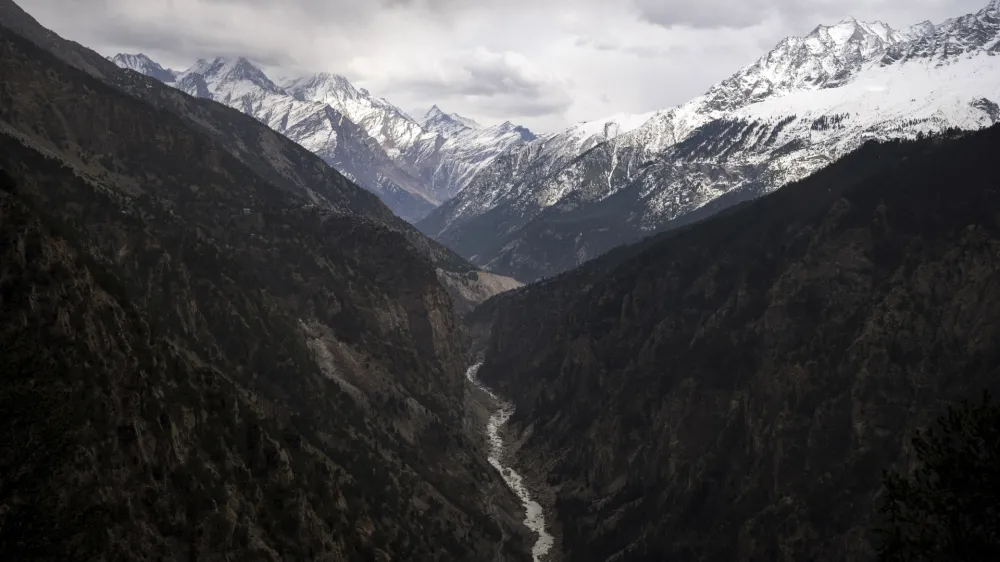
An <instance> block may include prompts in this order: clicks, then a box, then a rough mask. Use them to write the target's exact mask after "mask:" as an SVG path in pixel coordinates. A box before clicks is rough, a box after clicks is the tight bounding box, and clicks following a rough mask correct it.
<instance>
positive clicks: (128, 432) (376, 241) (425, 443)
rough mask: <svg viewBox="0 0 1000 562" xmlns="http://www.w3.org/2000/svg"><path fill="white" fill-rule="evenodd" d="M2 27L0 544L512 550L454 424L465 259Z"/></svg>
mask: <svg viewBox="0 0 1000 562" xmlns="http://www.w3.org/2000/svg"><path fill="white" fill-rule="evenodd" d="M10 6H11V5H10V4H9V3H6V2H4V3H0V8H2V9H3V10H0V15H2V16H3V17H2V18H0V24H4V25H6V24H7V23H9V22H10V21H12V20H11V17H10V13H11V12H10V11H9V10H10ZM15 8H16V7H15ZM17 21H21V20H15V22H17ZM22 23H23V22H22ZM29 23H30V22H29ZM4 25H0V76H3V84H2V86H0V180H2V184H0V365H2V368H0V420H2V421H0V559H2V560H224V559H225V560H230V559H239V560H422V559H427V560H455V559H487V558H489V557H490V556H492V555H493V554H494V553H495V552H496V550H497V544H498V542H499V541H500V539H501V538H502V537H506V539H507V541H506V542H505V543H504V544H505V548H506V549H507V551H506V552H504V554H505V556H506V558H507V559H524V558H525V552H526V551H527V549H526V548H525V546H524V544H523V541H521V540H520V537H523V536H524V534H525V533H526V530H525V529H524V528H523V527H522V526H520V525H518V523H517V520H516V519H515V517H514V516H515V515H516V513H517V511H516V507H517V506H516V503H515V502H516V498H515V497H514V496H513V494H511V493H509V492H507V491H506V488H504V487H503V485H502V482H501V480H500V479H499V477H498V475H497V474H496V473H495V471H494V470H493V469H492V467H490V465H489V464H488V463H487V462H486V460H485V459H484V458H483V455H482V454H481V451H480V450H479V446H480V444H479V443H478V436H477V435H475V433H474V428H463V426H464V423H463V422H464V420H463V419H462V416H463V412H464V401H465V392H466V391H465V386H464V385H465V381H464V378H463V371H464V368H465V350H464V347H463V343H462V340H461V337H460V333H459V330H458V326H457V324H456V320H455V315H454V308H453V305H452V302H451V299H450V298H449V295H448V292H447V291H446V290H445V288H444V287H442V285H441V284H440V282H439V280H438V271H437V270H438V269H441V268H443V269H451V270H454V271H456V272H464V271H467V269H468V266H467V264H465V263H464V262H463V261H462V260H461V259H459V258H456V257H454V255H453V254H450V253H448V252H447V251H444V250H443V249H442V248H441V247H440V246H438V245H436V244H434V243H431V242H428V241H427V240H426V239H424V238H423V237H422V236H421V235H420V234H419V233H417V232H416V231H415V230H413V229H412V228H411V227H409V226H408V225H405V224H403V223H402V221H400V220H399V219H397V218H395V217H394V216H392V215H391V213H389V212H388V210H387V209H386V208H385V206H384V205H382V204H381V203H380V202H379V201H378V200H377V199H376V198H375V197H374V196H373V195H371V194H369V193H366V192H364V191H362V190H361V189H360V188H358V187H357V186H354V185H352V184H350V183H349V182H347V181H346V180H345V179H344V178H343V177H342V176H340V175H339V174H337V173H336V172H335V171H333V170H331V169H330V168H328V167H326V166H325V165H324V164H323V163H322V162H321V161H319V160H318V159H316V158H315V157H312V156H311V155H309V154H308V152H305V151H304V149H301V148H300V147H296V146H295V145H292V144H290V143H287V142H286V141H284V140H282V139H281V138H280V137H278V136H277V135H276V134H274V133H273V132H271V131H269V130H267V129H266V128H263V127H261V126H260V125H259V124H256V123H255V122H253V121H252V119H250V118H248V117H245V116H242V115H241V114H239V113H238V112H235V111H231V110H224V111H222V110H219V109H218V107H215V106H214V105H209V103H208V102H196V101H193V98H187V97H186V96H184V95H183V94H180V93H163V92H159V91H153V90H150V91H151V92H152V94H150V96H152V97H157V96H160V102H162V103H154V101H156V100H151V99H147V98H146V97H143V96H142V95H136V94H135V92H134V91H131V90H129V89H128V88H124V87H123V86H122V85H120V84H117V85H116V84H114V83H113V82H114V80H111V79H109V78H108V77H107V76H95V73H94V72H89V71H88V72H85V71H84V70H88V69H90V70H92V69H93V66H94V65H98V66H99V65H100V64H102V63H100V60H99V59H94V58H93V57H87V56H85V55H86V51H85V50H82V48H79V46H73V45H72V44H66V43H64V42H63V43H60V41H61V40H59V39H58V38H57V37H54V36H52V35H51V34H50V35H44V34H42V35H39V36H35V37H32V39H33V40H32V41H29V40H27V39H25V38H24V37H22V36H21V35H20V34H18V33H14V32H12V31H11V30H10V29H8V28H6V27H4ZM29 35H30V34H29ZM38 37H42V38H43V39H45V41H41V44H42V46H40V45H39V41H37V40H38ZM52 45H55V46H56V47H58V49H55V50H56V51H57V52H56V54H55V55H54V54H53V53H52V52H50V50H49V48H50V47H52ZM43 46H45V47H46V48H43ZM60 49H68V51H66V50H62V51H60ZM74 49H81V50H74ZM67 52H70V53H75V54H76V55H78V56H66V53H67ZM56 55H58V56H56ZM80 61H84V62H86V64H83V63H82V62H80ZM67 62H69V63H74V64H67ZM77 62H80V65H76V64H75V63H77ZM81 66H82V67H84V68H83V70H81ZM96 74H99V73H96ZM129 75H134V73H129ZM109 76H111V77H112V78H113V77H114V76H119V75H117V74H114V75H109ZM105 80H108V81H105ZM164 96H170V97H169V99H168V98H167V97H164ZM168 101H169V103H168ZM219 107H221V106H219ZM179 108H186V110H190V113H186V114H182V112H181V110H180V109H179ZM220 116H221V117H220ZM196 121H197V122H198V124H195V122H196ZM487 490H492V491H493V492H492V496H490V497H487V496H486V495H485V491H487ZM491 513H492V514H494V515H500V517H499V518H498V521H499V522H500V523H499V524H498V523H497V522H496V521H495V520H494V519H493V518H491V516H490V514H491Z"/></svg>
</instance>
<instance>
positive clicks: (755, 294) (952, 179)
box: [469, 127, 1000, 561]
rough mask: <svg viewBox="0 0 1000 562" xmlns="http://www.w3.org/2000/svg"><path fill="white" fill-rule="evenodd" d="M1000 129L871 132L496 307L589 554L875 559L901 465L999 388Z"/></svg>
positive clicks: (574, 548) (497, 322) (510, 393)
mask: <svg viewBox="0 0 1000 562" xmlns="http://www.w3.org/2000/svg"><path fill="white" fill-rule="evenodd" d="M998 148H1000V128H997V127H993V128H991V129H989V130H986V131H983V132H980V133H974V134H970V135H969V136H967V137H963V138H959V139H957V140H954V139H953V140H945V139H940V138H936V139H933V140H924V141H918V142H911V143H899V142H894V143H887V144H868V145H865V146H864V147H863V148H861V149H860V150H859V151H857V152H855V153H853V154H852V155H850V156H848V157H846V158H845V159H843V160H842V161H840V162H838V163H836V164H834V165H832V166H830V167H829V168H827V169H825V170H824V171H822V172H819V173H817V174H815V175H814V176H811V177H810V178H808V179H806V180H803V181H801V182H798V183H796V184H792V185H791V186H789V187H786V188H784V189H782V190H781V191H778V192H776V193H774V194H772V195H770V196H767V197H765V198H762V199H760V200H757V201H754V202H751V203H744V204H742V205H739V206H737V207H735V208H732V209H730V210H728V211H726V212H724V213H722V214H721V215H720V216H717V217H715V218H713V219H710V220H707V221H703V222H700V223H697V224H695V225H692V226H689V227H686V228H683V229H681V230H679V231H676V232H672V233H667V234H664V235H661V236H659V237H658V238H655V239H650V240H648V241H646V242H644V243H643V244H641V245H640V246H638V247H633V248H623V249H621V250H618V251H616V252H613V253H612V254H610V255H609V256H607V257H604V258H601V259H598V260H595V261H594V262H592V263H590V264H587V265H585V266H584V267H583V268H580V269H578V270H575V271H572V272H569V273H566V274H564V275H561V276H559V277H557V278H555V279H553V280H550V281H546V282H543V283H541V284H539V285H534V286H528V287H526V288H524V289H520V290H518V291H514V292H512V293H509V294H507V295H503V296H501V297H498V298H495V299H492V300H491V301H489V302H487V303H486V304H485V305H483V306H482V307H480V308H479V309H477V311H475V312H474V313H473V314H472V315H471V316H470V317H469V323H470V325H471V326H472V327H473V328H474V329H475V330H477V331H479V332H480V333H482V332H483V331H485V330H488V329H490V328H492V332H491V335H490V339H489V343H488V345H487V346H486V362H485V364H484V365H483V367H482V370H481V377H482V378H483V380H484V381H485V382H486V383H487V384H489V385H491V386H493V387H494V388H496V389H498V391H499V392H500V393H501V394H502V395H504V396H506V397H507V398H509V399H511V400H513V402H514V404H515V405H516V408H517V411H516V413H515V414H514V417H513V419H512V422H511V423H512V424H513V425H514V427H516V428H518V429H519V430H520V432H521V436H522V438H523V446H522V448H521V450H520V451H519V452H518V458H521V459H526V460H525V461H524V464H523V467H521V468H523V469H524V470H525V471H526V472H528V473H529V474H532V475H533V476H534V477H535V481H536V483H539V484H542V483H544V484H546V485H547V487H549V488H550V489H551V491H552V493H553V500H552V502H551V506H552V507H554V508H555V515H556V517H557V518H558V520H559V521H560V522H562V526H561V529H560V532H561V539H562V547H563V550H564V552H565V554H566V555H567V557H568V558H569V559H572V560H629V561H632V560H664V559H668V560H789V561H791V560H807V559H808V560H831V561H832V560H869V559H871V558H872V549H871V544H870V542H869V537H868V535H867V532H866V529H867V528H868V525H869V521H870V517H871V515H872V514H873V512H874V504H875V501H876V497H877V495H878V493H879V478H880V476H881V470H882V469H885V468H889V467H892V466H902V467H905V466H906V465H907V463H909V462H910V460H911V459H912V456H911V454H910V451H908V443H909V439H910V437H912V435H913V432H914V431H915V429H916V428H917V427H920V426H921V425H922V424H924V423H926V422H927V421H929V420H930V419H933V417H934V416H935V415H937V414H939V413H941V412H942V411H943V406H944V404H946V403H948V402H949V401H951V400H953V399H956V398H958V397H962V396H968V395H970V394H972V395H974V394H976V393H978V392H981V391H982V389H984V388H993V389H994V390H995V389H996V388H997V387H998V386H1000V383H998V381H1000V379H998V375H1000V349H998V348H997V346H996V342H997V341H1000V215H998V214H997V208H1000V169H998V168H997V167H996V166H993V165H992V164H990V162H992V160H993V159H994V155H995V154H996V152H997V149H998ZM521 468H519V470H520V469H521Z"/></svg>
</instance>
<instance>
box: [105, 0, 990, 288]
mask: <svg viewBox="0 0 1000 562" xmlns="http://www.w3.org/2000/svg"><path fill="white" fill-rule="evenodd" d="M998 6H1000V4H998V1H997V0H994V1H993V2H991V3H990V4H989V5H988V6H986V7H985V8H983V9H982V10H979V11H978V12H976V13H973V14H968V15H965V16H961V17H956V18H952V19H949V20H947V21H945V22H942V23H940V24H933V23H931V22H922V23H919V24H916V25H912V26H910V27H907V28H904V29H894V28H892V27H890V26H889V25H887V24H885V23H882V22H863V21H858V20H856V19H854V18H847V19H845V20H843V21H841V22H839V23H837V24H835V25H830V26H827V25H820V26H818V27H816V28H815V29H814V30H813V31H812V32H811V33H809V34H808V35H805V36H803V37H789V38H786V39H784V40H782V41H780V42H779V43H778V44H777V45H776V46H775V48H774V49H772V50H771V51H770V52H768V53H767V54H765V55H764V56H763V57H761V58H760V59H758V60H757V61H756V62H754V63H752V64H749V65H747V66H745V67H744V68H742V69H740V70H739V71H738V72H736V73H735V74H734V75H732V76H730V77H729V78H727V79H725V80H723V81H722V82H720V83H718V84H716V85H715V86H713V87H712V88H710V89H709V90H708V91H707V92H706V93H705V94H703V95H701V96H698V97H696V98H694V99H693V100H691V101H689V102H687V103H685V104H683V105H681V106H678V107H671V108H667V109H663V110H660V111H654V112H651V113H644V114H621V115H614V116H610V117H607V118H604V119H598V120H595V121H590V122H585V123H579V124H576V125H574V126H572V127H570V128H568V129H566V130H564V131H560V132H557V133H548V134H542V135H535V134H533V133H532V132H531V131H528V130H527V129H525V128H523V127H518V126H516V125H514V124H512V123H509V122H507V123H503V124H501V125H496V126H493V127H483V126H481V125H479V124H478V123H476V122H475V121H474V120H471V119H468V118H465V117H462V116H460V115H457V114H454V113H451V114H449V113H446V112H444V111H442V110H441V109H440V108H438V107H436V106H435V107H432V108H431V109H430V111H428V112H427V114H426V115H424V116H423V118H422V119H414V118H412V117H410V116H409V115H407V114H406V112H404V111H402V110H401V109H399V108H398V107H396V106H394V105H393V104H391V103H390V102H388V101H386V100H385V99H383V98H376V97H373V96H372V95H371V94H370V93H369V92H368V91H366V90H364V89H357V88H355V87H354V86H353V85H352V84H351V83H350V82H349V81H348V80H347V79H346V78H344V77H343V76H338V75H335V74H325V73H324V74H316V75H312V76H306V77H302V78H297V79H293V80H290V81H287V82H282V83H275V82H273V81H271V80H270V79H269V78H268V77H267V76H266V74H265V73H264V72H263V71H261V70H260V69H259V68H258V67H256V66H254V65H253V64H252V63H251V62H250V61H248V60H247V59H243V58H236V59H227V58H219V59H214V60H212V61H207V60H201V61H199V62H198V63H196V64H195V65H194V66H193V67H192V68H190V69H188V70H187V71H184V72H176V71H173V70H170V69H165V68H163V67H162V66H161V65H159V64H157V63H156V62H154V61H152V60H150V59H149V58H148V57H145V56H143V55H118V56H116V57H114V58H113V59H112V60H114V62H115V63H116V64H118V65H119V66H121V67H124V68H130V69H133V70H136V71H137V72H141V73H143V74H146V75H148V76H152V77H155V78H157V79H159V80H162V81H164V82H167V83H170V84H171V85H173V86H175V87H177V88H179V89H181V90H183V91H186V92H188V93H191V94H194V95H197V96H199V97H205V98H211V99H214V100H216V101H220V102H222V103H224V104H227V105H229V106H231V107H235V108H237V109H239V110H240V111H243V112H244V113H247V114H250V115H253V116H254V117H256V118H257V119H258V120H260V121H262V122H264V123H267V124H268V125H269V126H270V127H272V128H273V129H275V130H276V131H279V132H281V133H282V134H284V135H286V136H288V137H289V138H291V139H292V140H294V141H295V142H297V143H299V144H301V145H302V146H304V147H306V148H308V149H309V150H311V151H313V152H314V153H316V154H318V155H320V156H321V157H322V158H323V159H324V160H326V161H327V162H329V163H330V164H332V165H333V166H334V167H336V168H337V169H338V170H340V171H341V172H343V173H344V174H345V175H347V176H348V177H349V178H351V179H353V180H354V181H356V182H358V183H359V184H360V185H362V186H364V187H366V188H367V189H369V190H371V191H373V192H375V193H376V194H378V195H379V196H380V197H381V198H382V199H383V200H384V201H385V202H386V203H387V204H388V205H389V206H390V208H392V209H393V211H394V212H396V213H397V214H399V215H400V216H401V217H403V218H405V219H407V220H409V221H416V222H417V225H418V227H419V228H420V229H421V230H422V231H423V232H425V233H426V234H428V235H430V236H432V237H434V238H436V239H437V240H439V241H440V242H442V243H443V244H445V245H446V246H448V247H450V248H452V249H453V250H455V251H456V252H458V253H459V254H461V255H462V256H463V257H465V258H467V259H469V260H471V261H472V262H473V263H475V264H477V265H480V266H482V267H484V268H486V269H489V270H492V271H495V272H497V273H501V274H504V275H511V276H514V277H517V278H518V279H521V280H522V281H531V280H534V279H538V278H541V277H547V276H551V275H554V274H556V273H559V272H561V271H564V270H566V269H569V268H572V267H574V266H575V265H578V264H580V263H582V262H583V261H586V260H588V259H590V258H593V257H595V256H597V255H599V254H601V253H604V252H606V251H608V250H609V249H611V248H613V247H615V246H617V245H620V244H625V243H629V242H632V241H635V240H637V239H639V238H642V237H644V236H647V235H649V234H651V233H654V232H657V231H660V230H663V229H669V228H673V227H676V226H680V225H683V224H686V223H689V222H691V221H694V220H698V219H700V218H702V217H704V216H708V215H710V214H712V213H714V212H716V211H718V210H720V209H723V208H725V207H727V206H729V205H732V204H733V203H736V202H739V201H742V200H745V199H748V198H753V197H757V196H759V195H761V194H764V193H768V192H770V191H773V190H775V189H777V188H779V187H781V186H783V185H786V184H788V183H789V182H792V181H795V180H797V179H800V178H803V177H805V176H807V175H809V174H810V173H812V172H814V171H816V170H818V169H820V168H822V167H824V166H826V165H828V164H830V163H831V162H833V161H835V160H837V159H838V158H840V157H842V156H844V155H845V154H847V153H849V152H851V151H852V150H854V149H855V148H857V147H858V146H860V145H861V144H863V143H864V142H866V141H868V140H877V139H891V138H915V137H917V136H918V135H921V134H928V133H935V132H939V131H942V130H946V129H949V128H960V129H976V128H980V127H983V126H986V125H990V124H992V123H995V122H997V121H998V120H1000V105H998V104H1000V58H998V57H997V56H996V55H997V54H998V52H1000V47H998V40H1000V32H998V29H1000V23H998V15H997V14H998V12H1000V9H998Z"/></svg>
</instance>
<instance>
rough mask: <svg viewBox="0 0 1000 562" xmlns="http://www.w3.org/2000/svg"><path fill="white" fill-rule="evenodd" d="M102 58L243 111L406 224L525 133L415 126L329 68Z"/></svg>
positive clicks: (465, 125)
mask: <svg viewBox="0 0 1000 562" xmlns="http://www.w3.org/2000/svg"><path fill="white" fill-rule="evenodd" d="M112 60H114V61H115V62H116V63H117V64H118V65H119V66H121V67H122V68H129V69H132V70H136V71H138V72H141V73H143V74H146V75H147V76H151V77H153V78H157V79H158V80H161V81H163V82H165V83H168V84H171V85H173V86H175V87H177V88H179V89H181V90H183V91H185V92H187V93H189V94H191V95H195V96H198V97H203V98H208V99H213V100H215V101H218V102H220V103H224V104H226V105H229V106H230V107H235V108H237V109H239V110H240V111H243V112H244V113H246V114H248V115H252V116H253V117H255V118H257V119H258V120H260V121H262V122H264V123H266V124H267V125H268V126H270V127H271V128H273V129H274V130H276V131H278V132H280V133H282V134H284V135H285V136H287V137H289V138H290V139H292V140H294V141H295V142H297V143H299V144H301V145H302V146H304V147H306V148H308V149H309V150H311V151H312V152H314V153H316V154H318V155H319V156H320V157H322V158H323V159H324V160H326V161H327V162H328V163H329V164H331V165H332V166H334V167H335V168H337V169H338V170H339V171H341V172H342V173H344V174H345V175H347V176H348V177H349V178H351V179H352V180H353V181H356V182H357V183H358V184H360V185H362V186H363V187H365V188H367V189H369V190H371V191H372V192H374V193H376V194H378V195H379V197H381V198H382V200H383V201H385V202H386V204H388V205H389V206H390V208H392V209H393V211H395V212H396V213H397V214H399V215H400V216H401V217H403V218H404V219H406V220H409V221H415V220H417V219H419V218H423V216H425V215H426V214H427V213H428V212H430V210H431V209H433V208H434V207H435V206H437V205H439V204H440V203H441V202H443V201H445V200H447V199H448V198H450V197H452V196H453V195H455V194H456V193H458V192H459V191H461V190H462V189H463V188H464V187H465V186H466V185H467V184H468V183H469V182H470V181H471V179H472V177H474V176H475V174H476V173H477V172H478V171H479V170H480V169H481V168H483V167H485V166H487V165H488V164H489V163H490V162H491V161H492V160H493V158H495V157H496V155H497V154H499V153H501V152H503V151H505V150H507V149H509V148H511V147H513V146H516V145H520V144H523V143H525V142H527V141H530V140H532V139H533V138H534V136H533V135H532V134H531V132H530V131H528V130H527V129H524V128H522V127H517V126H514V125H513V124H511V123H503V124H501V125H497V126H494V127H485V128H484V127H480V126H478V124H476V123H475V122H474V121H472V120H469V119H465V118H462V117H460V116H457V115H454V114H452V116H450V117H449V119H450V120H452V122H453V123H454V126H452V127H438V126H436V125H435V124H434V122H433V117H432V116H431V115H428V116H427V118H426V119H425V122H423V123H418V122H417V121H416V120H415V119H413V118H412V117H410V116H409V115H407V114H406V113H405V112H404V111H402V110H401V109H399V108H398V107H396V106H394V105H392V104H391V103H389V102H388V101H387V100H385V99H384V98H376V97H374V96H372V94H371V93H369V92H368V91H367V90H365V89H364V88H361V89H358V88H355V87H354V85H353V84H351V83H350V81H348V80H347V79H346V78H345V77H343V76H340V75H336V74H330V73H319V74H314V75H309V76H303V77H298V78H294V79H290V80H286V81H284V82H282V83H281V84H276V83H275V82H273V81H271V79H270V78H268V77H267V75H266V74H265V73H264V72H263V71H262V70H261V69H260V68H258V67H256V66H255V65H253V63H251V62H250V61H248V60H246V59H245V58H235V59H229V58H217V59H214V60H211V61H209V60H200V61H198V62H197V63H196V64H195V65H194V66H193V67H192V68H190V69H188V70H187V71H185V72H183V73H179V74H172V73H171V72H172V71H163V70H162V68H161V67H160V66H159V65H158V64H156V63H155V62H153V61H151V60H149V58H148V57H146V56H145V55H142V54H138V55H128V54H119V55H117V56H116V57H115V58H114V59H112ZM438 111H440V110H438ZM442 115H444V114H443V113H442Z"/></svg>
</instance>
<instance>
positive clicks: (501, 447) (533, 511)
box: [465, 363, 554, 562]
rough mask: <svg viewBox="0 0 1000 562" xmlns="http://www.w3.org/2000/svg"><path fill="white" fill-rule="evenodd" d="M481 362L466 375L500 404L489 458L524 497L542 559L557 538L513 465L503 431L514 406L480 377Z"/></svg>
mask: <svg viewBox="0 0 1000 562" xmlns="http://www.w3.org/2000/svg"><path fill="white" fill-rule="evenodd" d="M480 365H482V363H476V364H475V365H472V366H471V367H469V369H468V370H467V371H466V372H465V376H466V378H468V379H469V382H471V383H472V384H473V385H474V386H475V387H476V388H478V389H480V390H482V391H483V392H485V393H486V394H488V395H490V397H491V398H492V399H493V401H494V402H495V403H496V405H497V409H496V410H495V411H494V412H493V413H492V414H491V415H490V420H489V422H488V423H487V424H486V440H487V441H488V442H489V453H488V454H489V456H488V457H487V460H488V461H489V463H490V464H491V465H493V468H495V469H497V471H498V472H500V475H501V476H502V477H503V480H504V482H506V483H507V486H509V487H510V489H511V490H513V492H514V493H515V494H517V497H518V498H520V499H521V503H522V504H523V505H524V511H525V518H524V525H525V526H526V527H528V529H529V530H530V531H531V532H532V533H534V534H535V535H536V536H537V537H538V539H537V540H536V541H535V545H534V546H533V547H532V548H531V556H532V558H533V559H534V561H535V562H542V561H543V560H545V557H546V554H548V552H549V550H550V549H551V548H552V544H553V541H554V539H553V537H552V535H550V534H549V532H548V531H547V530H546V529H545V512H544V511H543V510H542V506H541V505H540V504H539V503H538V502H537V501H535V500H533V499H532V498H531V491H530V490H528V487H527V485H525V482H524V478H523V477H522V476H521V475H520V474H518V473H517V472H515V471H514V469H512V468H511V467H510V466H509V464H510V459H509V458H508V457H509V455H508V454H507V453H508V450H507V447H506V445H505V444H504V442H503V436H502V435H500V430H501V428H503V426H504V424H506V423H507V420H509V419H510V416H511V415H512V414H513V413H514V406H513V405H512V404H510V403H508V402H506V401H504V400H501V399H500V397H499V396H497V395H496V394H494V393H493V391H492V390H490V389H489V388H487V387H486V385H484V384H483V383H481V382H480V381H479V378H478V377H477V374H478V372H479V367H480ZM504 461H506V462H507V463H508V466H504V465H503V464H502V462H504Z"/></svg>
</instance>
